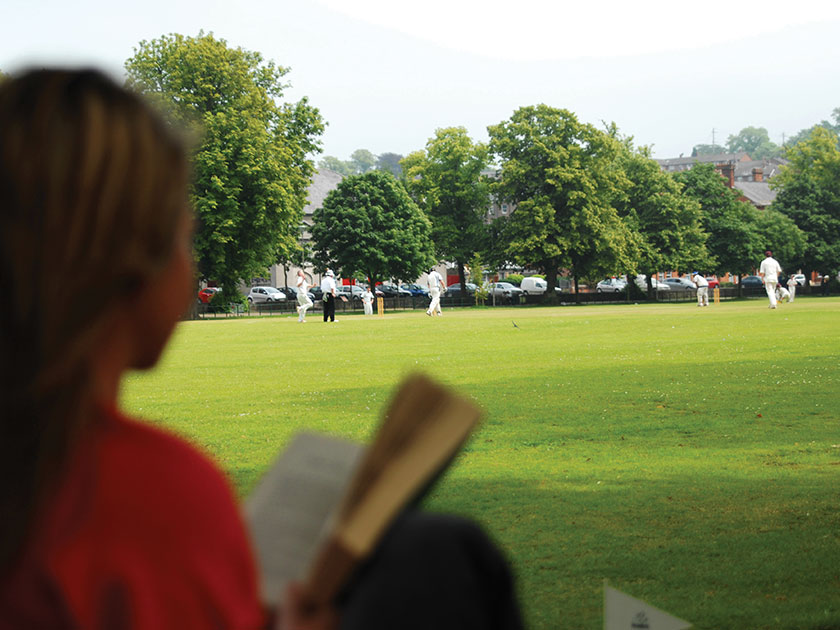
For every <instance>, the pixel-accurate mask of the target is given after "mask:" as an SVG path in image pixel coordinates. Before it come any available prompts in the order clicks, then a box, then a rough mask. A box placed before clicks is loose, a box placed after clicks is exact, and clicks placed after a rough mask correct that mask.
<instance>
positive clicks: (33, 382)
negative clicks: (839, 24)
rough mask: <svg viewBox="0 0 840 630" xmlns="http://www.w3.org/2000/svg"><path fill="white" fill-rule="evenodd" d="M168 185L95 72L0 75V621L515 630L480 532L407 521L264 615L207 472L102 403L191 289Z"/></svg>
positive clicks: (165, 168) (172, 144)
mask: <svg viewBox="0 0 840 630" xmlns="http://www.w3.org/2000/svg"><path fill="white" fill-rule="evenodd" d="M187 183H188V169H187V163H186V159H185V154H184V149H183V147H182V145H181V143H180V142H179V141H178V139H177V138H176V137H175V136H174V135H173V133H172V131H171V129H169V128H168V127H167V126H166V125H165V124H164V123H163V122H161V121H160V120H159V119H158V118H157V117H156V116H155V115H154V114H153V113H152V112H151V111H150V110H149V109H148V108H147V106H146V105H145V104H144V103H143V102H142V101H141V100H140V99H139V98H138V97H136V96H134V95H132V94H130V93H128V92H126V91H125V90H123V89H122V88H120V87H118V86H116V85H115V84H114V83H112V82H111V81H110V80H109V79H107V78H106V77H104V76H103V75H101V74H99V73H97V72H92V71H61V70H42V71H35V72H31V73H28V74H25V75H22V76H20V77H19V78H14V79H9V80H7V81H5V82H4V83H3V84H2V85H1V86H0V286H2V287H3V288H4V291H5V294H6V298H7V301H6V303H5V304H4V306H3V308H2V309H0V366H2V368H0V369H2V373H0V401H2V417H1V419H0V629H4V630H5V629H6V628H25V629H27V630H33V629H39V628H51V629H62V628H74V629H75V628H103V629H104V628H108V629H114V630H121V629H129V628H131V629H133V630H152V629H155V630H161V629H169V628H172V629H175V628H178V629H199V628H214V629H227V628H230V629H256V628H266V627H269V626H270V625H271V624H274V623H276V624H277V626H278V627H280V628H284V629H286V630H322V629H329V628H337V627H342V628H377V627H382V628H385V627H392V628H396V627H401V628H431V627H436V628H456V627H457V628H496V627H498V628H516V627H519V624H520V622H519V616H518V611H517V608H516V604H515V599H514V598H513V595H512V588H511V584H510V576H509V573H508V571H507V567H506V565H505V563H504V561H503V560H502V559H501V558H500V556H499V555H498V553H497V552H496V550H495V549H494V548H493V547H492V545H491V544H490V543H489V541H487V540H486V538H484V537H483V534H482V533H481V532H480V531H478V530H476V529H475V527H474V526H472V525H471V524H469V523H466V522H464V521H460V520H459V519H451V520H447V519H444V520H434V519H430V518H429V517H427V516H425V515H415V514H413V513H408V514H406V515H405V517H404V518H403V519H401V520H400V521H399V522H398V523H397V524H396V525H395V526H394V527H392V529H391V531H390V532H389V533H388V535H387V536H386V538H385V540H384V541H383V544H382V545H381V546H380V548H379V549H378V550H377V552H376V554H374V557H373V558H372V559H371V560H370V561H369V562H368V563H367V564H366V565H365V566H364V567H363V568H362V570H361V571H360V572H359V575H358V576H357V577H356V578H355V580H354V581H353V582H351V584H350V585H349V586H348V588H347V589H346V590H345V593H344V594H343V596H342V600H341V601H340V602H338V604H339V606H338V607H337V608H333V607H332V606H330V607H322V608H320V609H317V608H313V607H312V606H310V605H309V604H308V598H307V594H306V593H305V592H304V591H303V590H302V589H301V588H300V587H297V586H293V587H291V588H290V589H289V591H288V593H286V596H285V603H284V606H283V607H282V610H281V612H280V614H277V615H272V611H270V610H267V609H266V608H264V607H263V605H262V604H261V602H260V600H259V597H258V584H257V577H256V575H257V573H256V570H255V561H254V557H253V554H252V550H251V547H250V543H249V539H248V535H247V533H246V531H245V529H244V526H243V523H242V520H241V518H240V515H239V510H238V507H237V505H236V503H235V500H234V497H233V495H232V492H231V490H230V487H229V485H228V482H227V480H226V479H225V478H224V476H223V475H222V474H221V473H220V472H219V471H218V469H217V468H216V467H215V465H214V464H213V463H212V462H211V461H210V460H209V459H208V458H207V457H206V456H205V455H203V454H201V453H200V452H198V451H197V450H196V449H195V448H194V447H192V446H190V445H189V444H187V443H186V442H184V441H183V440H181V439H180V438H177V437H175V436H173V435H170V434H169V433H167V432H165V431H162V430H160V429H157V428H154V427H151V426H147V425H145V424H143V423H140V422H138V421H136V420H133V419H130V418H127V417H126V416H125V415H124V414H123V413H122V412H121V411H119V390H120V383H121V380H122V377H123V375H124V374H125V373H126V372H127V371H128V370H131V369H145V368H149V367H151V366H153V365H154V364H155V363H156V362H157V360H158V358H159V357H160V355H161V352H162V351H163V349H164V347H165V345H166V343H167V341H168V339H169V337H170V334H171V332H172V330H173V328H174V327H175V325H176V323H177V322H178V320H179V319H180V317H181V314H182V313H183V312H184V311H185V310H186V308H187V307H188V306H189V304H190V302H191V301H192V299H193V291H194V286H195V282H194V270H193V253H192V215H191V212H190V210H189V208H188V203H187ZM35 286H37V287H38V290H37V291H35V290H33V288H34V287H35ZM44 296H49V299H48V300H44ZM412 554H413V555H412ZM441 574H443V577H440V578H438V576H440V575H441ZM453 581H456V582H457V589H456V584H455V582H453ZM465 585H466V586H465ZM447 589H450V590H453V592H458V593H459V596H458V597H457V598H456V597H449V599H447V593H446V590H447ZM279 598H280V594H279V593H278V599H279ZM415 608H416V609H417V610H415ZM403 621H404V622H405V623H402V622H403ZM438 622H440V623H438ZM455 624H458V625H455Z"/></svg>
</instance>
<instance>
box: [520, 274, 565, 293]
mask: <svg viewBox="0 0 840 630" xmlns="http://www.w3.org/2000/svg"><path fill="white" fill-rule="evenodd" d="M519 288H520V289H522V292H523V293H524V294H525V295H545V292H546V289H548V283H547V282H546V281H545V280H543V279H542V278H540V277H539V276H528V277H527V278H522V282H520V283H519ZM554 293H555V294H557V295H560V294H561V293H563V289H561V288H560V287H554Z"/></svg>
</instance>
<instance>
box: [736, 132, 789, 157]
mask: <svg viewBox="0 0 840 630" xmlns="http://www.w3.org/2000/svg"><path fill="white" fill-rule="evenodd" d="M726 148H727V149H728V151H729V152H730V153H747V154H748V155H749V156H750V157H751V158H752V159H753V160H763V159H766V158H771V157H777V156H779V155H781V153H782V149H781V147H779V146H778V145H777V144H776V143H774V142H772V141H771V140H770V135H769V134H768V133H767V130H766V129H765V128H764V127H744V128H743V129H741V131H739V132H738V133H737V134H736V135H733V136H729V138H727V140H726Z"/></svg>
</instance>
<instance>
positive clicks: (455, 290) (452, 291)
mask: <svg viewBox="0 0 840 630" xmlns="http://www.w3.org/2000/svg"><path fill="white" fill-rule="evenodd" d="M477 288H478V287H477V286H476V285H474V284H473V283H472V282H467V295H474V294H475V290H476V289H477ZM444 295H447V296H449V297H462V296H463V293H461V283H460V282H453V283H452V284H450V285H449V286H448V287H446V293H444Z"/></svg>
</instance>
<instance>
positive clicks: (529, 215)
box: [488, 105, 635, 296]
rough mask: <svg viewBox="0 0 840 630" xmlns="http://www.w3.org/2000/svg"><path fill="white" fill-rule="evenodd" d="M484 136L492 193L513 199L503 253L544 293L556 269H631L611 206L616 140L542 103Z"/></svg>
mask: <svg viewBox="0 0 840 630" xmlns="http://www.w3.org/2000/svg"><path fill="white" fill-rule="evenodd" d="M488 133H489V135H490V150H491V152H492V153H493V154H494V155H495V156H497V157H498V158H499V159H500V162H501V166H502V168H501V175H500V178H499V180H498V181H497V182H495V183H494V185H493V186H492V189H493V192H494V194H496V195H497V196H498V197H500V198H503V199H508V200H510V201H511V202H513V203H515V204H516V211H515V212H514V213H513V214H512V215H511V217H510V220H509V222H508V230H507V235H508V237H509V238H510V243H509V245H508V253H509V254H510V255H511V256H512V258H513V259H514V260H515V261H517V262H518V263H519V264H522V265H525V266H533V267H536V268H538V269H541V270H542V271H543V272H544V273H545V275H546V282H547V284H548V292H549V293H548V294H549V296H553V290H554V287H555V284H556V278H557V272H558V270H559V269H561V268H569V269H571V270H572V273H573V275H574V276H575V277H578V276H583V275H589V274H592V275H596V274H603V273H614V272H615V270H617V269H626V270H628V271H633V270H635V251H634V250H635V238H634V236H633V235H632V233H631V232H630V230H628V229H627V226H626V225H625V223H624V222H623V221H622V220H621V218H620V217H619V216H618V212H617V211H616V208H615V204H616V201H617V198H618V196H619V195H620V194H621V191H622V189H623V188H625V187H626V182H625V180H624V174H623V172H622V171H621V169H620V168H616V159H617V157H618V155H619V153H620V151H621V146H620V143H619V141H618V140H616V139H615V138H614V137H612V135H610V134H608V133H605V132H603V131H599V130H598V129H596V128H595V127H593V126H592V125H589V124H584V123H581V122H579V121H578V120H577V118H576V117H575V115H574V114H573V113H572V112H570V111H568V110H565V109H556V108H552V107H549V106H547V105H536V106H529V107H522V108H520V109H518V110H516V111H515V112H514V113H513V115H512V116H511V118H510V119H509V120H507V121H503V122H501V123H499V124H498V125H492V126H490V127H488Z"/></svg>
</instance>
